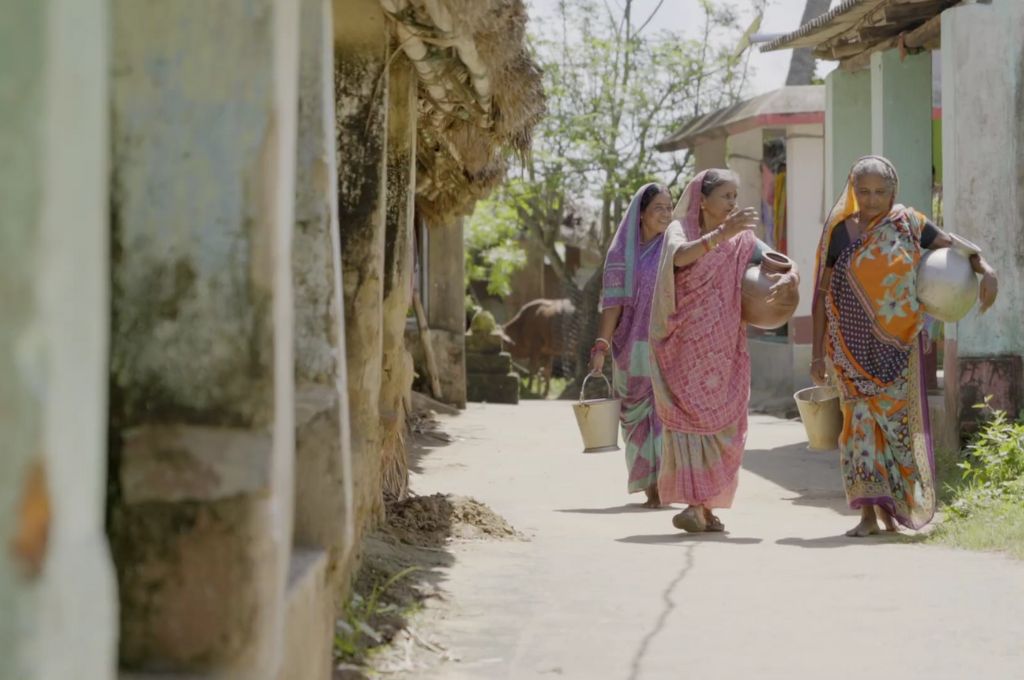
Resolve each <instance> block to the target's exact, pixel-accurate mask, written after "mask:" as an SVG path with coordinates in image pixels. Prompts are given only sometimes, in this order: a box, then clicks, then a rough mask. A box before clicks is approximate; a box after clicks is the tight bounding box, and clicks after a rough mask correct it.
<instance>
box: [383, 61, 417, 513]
mask: <svg viewBox="0 0 1024 680" xmlns="http://www.w3.org/2000/svg"><path fill="white" fill-rule="evenodd" d="M388 79H389V83H388V93H389V97H388V146H387V214H386V223H385V233H384V307H383V319H382V323H383V328H382V335H383V338H382V349H383V355H382V364H381V389H380V426H381V457H382V460H381V463H382V469H381V475H382V482H383V484H382V486H383V491H384V496H385V498H400V497H403V496H404V495H405V493H406V491H407V490H408V477H409V474H408V463H407V460H406V447H405V428H406V425H405V415H406V411H405V400H406V399H407V398H408V393H409V390H410V388H411V386H412V379H413V365H412V357H411V356H410V355H409V353H408V352H407V351H406V350H405V319H406V316H407V315H408V312H409V309H410V307H411V305H412V270H413V259H412V254H413V253H412V250H413V239H412V236H413V219H414V215H415V201H416V119H417V115H418V106H417V82H416V76H415V73H414V72H413V68H412V64H411V62H409V60H408V59H407V58H406V57H405V55H402V56H401V57H399V58H397V59H395V60H394V61H393V62H392V64H391V67H390V72H389V74H388Z"/></svg>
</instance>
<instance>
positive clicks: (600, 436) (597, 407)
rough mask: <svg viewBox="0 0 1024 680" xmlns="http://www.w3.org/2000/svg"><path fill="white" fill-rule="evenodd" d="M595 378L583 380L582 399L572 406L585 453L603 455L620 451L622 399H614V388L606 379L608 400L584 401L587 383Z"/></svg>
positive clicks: (588, 377) (589, 377)
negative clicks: (620, 408)
mask: <svg viewBox="0 0 1024 680" xmlns="http://www.w3.org/2000/svg"><path fill="white" fill-rule="evenodd" d="M592 377H593V374H591V375H588V376H587V377H586V378H584V379H583V385H582V386H581V387H580V399H579V401H578V402H577V403H575V404H573V405H572V410H573V413H575V414H576V424H577V425H579V428H580V435H581V436H582V437H583V447H584V448H583V453H603V452H605V451H618V450H619V407H620V406H621V405H622V400H621V399H612V398H611V394H612V386H611V383H609V382H608V378H605V376H603V375H602V376H601V377H602V378H603V379H604V382H605V385H607V386H608V395H609V396H608V398H607V399H587V400H584V399H583V394H584V390H586V388H587V381H588V380H590V379H591V378H592Z"/></svg>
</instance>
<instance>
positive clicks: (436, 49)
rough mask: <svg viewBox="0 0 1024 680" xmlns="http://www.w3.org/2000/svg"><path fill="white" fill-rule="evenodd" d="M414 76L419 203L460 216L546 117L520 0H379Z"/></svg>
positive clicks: (437, 216) (435, 212) (431, 217)
mask: <svg viewBox="0 0 1024 680" xmlns="http://www.w3.org/2000/svg"><path fill="white" fill-rule="evenodd" d="M381 5H382V6H383V8H384V11H385V12H387V14H388V15H389V16H391V18H392V19H394V21H395V29H396V34H397V37H398V40H399V43H400V44H401V46H402V49H403V50H404V51H405V53H406V55H407V56H408V57H409V58H410V59H411V60H412V62H413V65H414V66H415V68H416V72H417V74H418V76H419V82H420V112H419V124H418V126H417V131H418V135H419V141H418V149H417V154H416V158H417V207H418V209H419V211H420V213H421V214H422V215H424V217H426V218H427V220H428V221H432V222H435V223H436V222H442V221H445V220H448V219H450V218H451V217H453V216H456V215H460V214H467V213H469V212H470V211H471V210H472V209H473V205H474V203H476V201H477V200H478V199H480V198H482V197H484V196H486V195H487V194H488V193H489V192H490V191H491V190H492V189H493V188H494V187H495V186H497V185H498V184H500V183H501V181H502V180H503V179H504V177H505V170H506V167H507V159H508V157H509V155H510V154H526V153H528V152H529V149H530V143H531V133H532V130H533V127H534V125H536V123H537V121H539V120H540V117H541V116H542V115H543V113H544V92H543V88H542V86H541V73H540V69H539V68H538V67H537V65H536V64H535V63H534V61H533V59H532V58H531V57H530V55H529V53H528V52H527V49H526V42H525V38H526V21H527V14H526V7H525V6H524V4H523V1H522V0H381Z"/></svg>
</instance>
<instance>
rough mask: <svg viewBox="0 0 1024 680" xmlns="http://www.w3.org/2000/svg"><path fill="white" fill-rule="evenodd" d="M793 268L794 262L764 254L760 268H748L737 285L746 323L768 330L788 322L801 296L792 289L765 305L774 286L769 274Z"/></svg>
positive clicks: (771, 254)
mask: <svg viewBox="0 0 1024 680" xmlns="http://www.w3.org/2000/svg"><path fill="white" fill-rule="evenodd" d="M792 269H793V260H791V259H789V258H788V257H786V256H785V255H782V254H781V253H765V254H764V256H763V257H762V258H761V264H760V266H755V267H747V270H746V271H745V272H743V282H742V283H741V285H740V290H741V294H742V298H741V299H742V307H741V310H740V317H741V318H742V319H743V320H744V321H745V322H747V323H748V324H750V325H751V326H754V327H755V328H764V329H766V330H771V329H773V328H779V327H781V326H782V325H784V324H785V323H786V322H787V321H789V319H790V318H791V317H792V316H793V312H795V311H796V306H797V305H798V304H799V303H800V294H799V293H798V292H797V291H796V290H795V289H794V290H792V291H791V292H786V293H781V294H780V295H779V296H778V297H776V298H775V300H773V301H772V302H768V293H769V290H770V289H771V287H772V286H773V285H775V279H772V278H769V274H785V273H787V272H789V271H791V270H792Z"/></svg>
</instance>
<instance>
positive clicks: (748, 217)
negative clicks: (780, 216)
mask: <svg viewBox="0 0 1024 680" xmlns="http://www.w3.org/2000/svg"><path fill="white" fill-rule="evenodd" d="M760 222H761V218H760V217H759V216H758V213H757V209H756V208H736V209H734V210H733V211H732V212H731V213H729V216H728V217H726V218H725V222H722V226H721V227H719V228H720V229H721V230H722V237H723V238H726V239H730V238H732V237H733V236H735V235H736V234H739V233H741V232H744V231H753V230H754V229H756V228H757V225H758V224H760Z"/></svg>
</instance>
